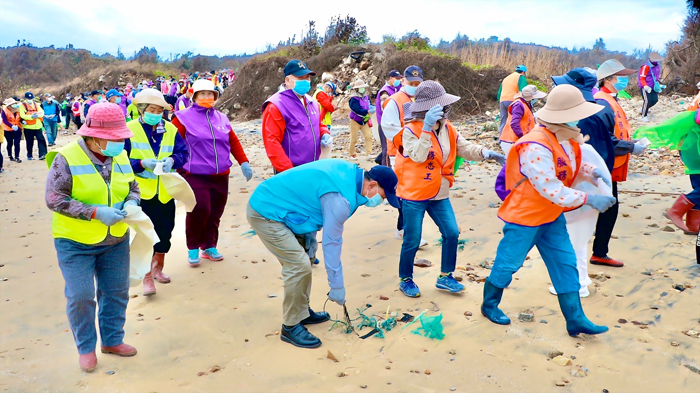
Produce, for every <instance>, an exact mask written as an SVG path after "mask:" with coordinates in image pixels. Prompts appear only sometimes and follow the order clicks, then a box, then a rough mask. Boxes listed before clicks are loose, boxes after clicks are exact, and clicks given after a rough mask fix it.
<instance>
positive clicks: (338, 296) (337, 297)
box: [328, 287, 345, 306]
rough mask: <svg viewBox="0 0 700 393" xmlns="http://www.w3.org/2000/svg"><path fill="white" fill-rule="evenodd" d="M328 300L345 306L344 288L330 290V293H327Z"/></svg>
mask: <svg viewBox="0 0 700 393" xmlns="http://www.w3.org/2000/svg"><path fill="white" fill-rule="evenodd" d="M328 298H329V299H331V301H334V302H336V303H338V304H340V305H341V306H342V305H343V304H345V287H343V288H337V289H336V288H331V291H330V292H328Z"/></svg>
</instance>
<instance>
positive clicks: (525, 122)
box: [501, 98, 535, 143]
mask: <svg viewBox="0 0 700 393" xmlns="http://www.w3.org/2000/svg"><path fill="white" fill-rule="evenodd" d="M518 102H520V103H521V104H522V105H523V107H525V113H523V117H522V118H521V119H520V129H521V130H523V136H525V135H527V134H528V133H529V132H530V131H532V130H533V129H534V128H535V116H533V115H532V109H530V105H529V104H528V103H527V101H525V100H524V99H522V98H518V99H517V100H515V101H513V103H512V104H510V106H509V107H508V121H506V125H505V127H503V132H502V133H501V141H503V142H510V143H515V142H517V141H518V139H519V138H518V136H517V135H516V134H515V131H513V127H511V125H510V121H511V120H512V119H513V114H512V111H513V105H515V104H516V103H518Z"/></svg>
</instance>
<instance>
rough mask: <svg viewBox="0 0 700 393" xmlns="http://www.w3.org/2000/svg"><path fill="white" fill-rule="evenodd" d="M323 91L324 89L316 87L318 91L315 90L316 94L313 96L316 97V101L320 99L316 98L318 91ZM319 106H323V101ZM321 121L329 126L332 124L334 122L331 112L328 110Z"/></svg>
mask: <svg viewBox="0 0 700 393" xmlns="http://www.w3.org/2000/svg"><path fill="white" fill-rule="evenodd" d="M322 91H323V90H322V89H316V91H315V92H314V95H313V96H312V98H313V99H314V101H316V102H318V99H317V98H316V96H317V95H318V93H320V92H322ZM318 106H319V108H320V107H321V103H319V104H318ZM321 123H323V124H325V125H327V126H330V125H331V124H333V120H331V113H330V112H326V115H325V116H323V119H322V120H321Z"/></svg>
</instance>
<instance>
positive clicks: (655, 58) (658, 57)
mask: <svg viewBox="0 0 700 393" xmlns="http://www.w3.org/2000/svg"><path fill="white" fill-rule="evenodd" d="M649 60H651V61H661V60H663V58H662V57H661V55H660V54H659V53H658V52H651V53H649Z"/></svg>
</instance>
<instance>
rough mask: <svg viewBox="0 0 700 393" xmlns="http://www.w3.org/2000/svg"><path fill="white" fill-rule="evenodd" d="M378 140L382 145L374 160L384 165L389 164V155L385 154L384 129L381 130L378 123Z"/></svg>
mask: <svg viewBox="0 0 700 393" xmlns="http://www.w3.org/2000/svg"><path fill="white" fill-rule="evenodd" d="M379 142H380V143H381V145H382V152H381V153H379V156H378V157H377V159H376V160H374V162H376V163H377V164H379V165H384V166H389V156H388V155H387V147H386V135H384V130H382V125H381V124H380V125H379Z"/></svg>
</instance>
